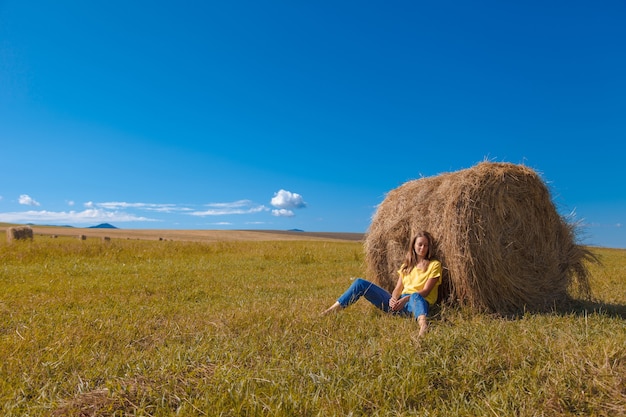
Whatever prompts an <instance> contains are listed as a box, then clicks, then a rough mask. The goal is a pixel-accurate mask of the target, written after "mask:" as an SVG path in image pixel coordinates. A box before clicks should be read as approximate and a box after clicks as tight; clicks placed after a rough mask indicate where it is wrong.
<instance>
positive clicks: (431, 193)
mask: <svg viewBox="0 0 626 417" xmlns="http://www.w3.org/2000/svg"><path fill="white" fill-rule="evenodd" d="M419 230H427V231H429V232H431V233H432V235H433V236H434V238H435V240H436V245H435V253H436V257H437V258H438V259H439V260H440V261H441V262H442V264H443V266H444V276H443V279H444V285H442V287H441V291H442V298H443V299H444V301H447V302H450V303H459V304H462V305H466V306H469V307H470V308H472V309H474V310H475V311H487V312H496V313H503V314H508V313H519V312H522V311H545V310H549V309H551V308H554V307H556V306H558V305H560V304H561V303H564V302H566V301H568V300H569V295H568V291H574V290H577V291H579V292H580V294H582V295H583V296H587V297H588V296H589V295H590V289H589V282H588V272H587V269H586V266H585V261H586V260H591V259H593V256H592V254H591V253H590V252H589V251H588V250H587V249H585V248H584V247H582V246H580V245H577V244H576V243H575V227H574V226H573V225H571V224H568V223H567V222H566V221H565V220H564V219H563V218H562V217H561V216H560V215H559V214H558V213H557V211H556V209H555V207H554V205H553V203H552V201H551V198H550V193H549V191H548V189H547V187H546V185H545V184H544V183H543V181H542V180H541V179H540V178H539V176H538V175H537V174H536V173H535V172H534V171H533V170H532V169H530V168H528V167H525V166H522V165H514V164H509V163H491V162H482V163H479V164H477V165H475V166H474V167H472V168H469V169H465V170H461V171H457V172H452V173H445V174H441V175H438V176H434V177H427V178H421V179H417V180H413V181H409V182H407V183H405V184H403V185H401V186H400V187H398V188H396V189H394V190H392V191H391V192H389V193H388V194H387V196H386V197H385V199H384V200H383V202H382V203H381V204H380V205H379V207H378V209H377V211H376V213H375V214H374V217H373V219H372V223H371V225H370V228H369V230H368V232H367V234H366V238H365V259H366V264H367V274H368V277H369V279H371V280H372V281H374V282H377V283H379V284H380V285H381V286H383V287H385V288H387V289H392V288H393V286H394V284H395V282H396V280H397V273H396V271H397V270H398V267H399V265H400V263H401V262H402V259H403V257H404V254H405V251H406V249H407V246H408V244H409V239H410V238H411V235H412V234H414V233H415V232H417V231H419Z"/></svg>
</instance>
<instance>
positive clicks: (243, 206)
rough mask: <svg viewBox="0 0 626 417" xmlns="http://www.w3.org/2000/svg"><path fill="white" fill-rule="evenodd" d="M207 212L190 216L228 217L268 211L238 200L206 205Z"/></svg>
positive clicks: (247, 201) (263, 207) (194, 213)
mask: <svg viewBox="0 0 626 417" xmlns="http://www.w3.org/2000/svg"><path fill="white" fill-rule="evenodd" d="M207 206H208V207H210V208H209V209H208V210H203V211H193V212H191V213H189V215H191V216H201V217H203V216H228V215H232V214H253V213H260V212H262V211H268V210H269V209H268V208H267V207H265V206H264V205H260V206H259V205H254V204H253V203H252V201H250V200H239V201H234V202H231V203H211V204H207Z"/></svg>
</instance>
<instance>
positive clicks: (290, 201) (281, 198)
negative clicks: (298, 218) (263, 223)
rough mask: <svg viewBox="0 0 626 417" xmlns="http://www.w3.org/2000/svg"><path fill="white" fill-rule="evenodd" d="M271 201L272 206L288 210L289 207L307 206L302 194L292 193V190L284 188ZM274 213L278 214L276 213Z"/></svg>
mask: <svg viewBox="0 0 626 417" xmlns="http://www.w3.org/2000/svg"><path fill="white" fill-rule="evenodd" d="M271 203H272V206H274V207H276V208H278V209H287V210H286V211H289V209H299V208H304V207H306V203H305V202H304V199H303V198H302V196H301V195H300V194H297V193H292V192H291V191H287V190H283V189H281V190H279V191H278V192H277V193H275V194H274V197H273V198H272V201H271ZM275 211H280V210H275ZM274 215H275V216H276V214H274ZM292 215H293V213H292Z"/></svg>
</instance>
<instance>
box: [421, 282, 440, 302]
mask: <svg viewBox="0 0 626 417" xmlns="http://www.w3.org/2000/svg"><path fill="white" fill-rule="evenodd" d="M438 279H439V277H434V278H429V279H428V281H426V284H424V288H422V289H421V290H419V291H418V292H417V293H418V294H419V295H421V296H422V297H423V298H426V297H428V294H430V292H431V291H432V290H433V288H435V285H436V284H437V280H438Z"/></svg>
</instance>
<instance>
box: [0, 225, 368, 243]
mask: <svg viewBox="0 0 626 417" xmlns="http://www.w3.org/2000/svg"><path fill="white" fill-rule="evenodd" d="M10 226H11V225H10V224H6V223H0V232H4V231H6V229H7V228H8V227H10ZM31 228H32V229H33V233H34V234H35V235H39V236H48V237H58V236H68V237H76V238H78V237H79V236H81V235H84V236H85V237H87V238H90V237H91V238H100V239H102V238H104V237H110V238H115V239H145V240H177V241H188V242H229V241H245V240H247V241H267V240H329V239H330V240H349V241H360V240H362V239H363V236H364V234H363V233H333V232H300V231H282V230H175V229H174V230H161V229H99V228H75V227H63V226H31Z"/></svg>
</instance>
